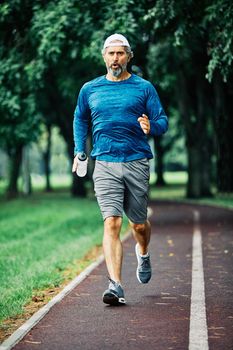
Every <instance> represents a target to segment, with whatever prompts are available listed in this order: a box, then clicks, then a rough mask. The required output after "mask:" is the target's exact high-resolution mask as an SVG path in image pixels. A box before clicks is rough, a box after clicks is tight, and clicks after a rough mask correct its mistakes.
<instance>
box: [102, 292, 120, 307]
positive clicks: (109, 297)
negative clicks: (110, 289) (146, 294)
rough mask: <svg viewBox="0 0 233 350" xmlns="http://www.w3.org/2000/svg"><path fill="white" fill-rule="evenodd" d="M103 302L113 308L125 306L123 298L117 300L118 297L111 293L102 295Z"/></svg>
mask: <svg viewBox="0 0 233 350" xmlns="http://www.w3.org/2000/svg"><path fill="white" fill-rule="evenodd" d="M103 302H104V303H105V304H108V305H114V306H117V305H125V298H118V296H117V295H115V294H113V293H106V294H105V295H103Z"/></svg>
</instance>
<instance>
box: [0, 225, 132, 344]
mask: <svg viewBox="0 0 233 350" xmlns="http://www.w3.org/2000/svg"><path fill="white" fill-rule="evenodd" d="M130 236H131V232H130V231H128V232H127V233H126V235H125V236H124V237H123V238H122V242H124V241H125V240H127V239H128V238H129V237H130ZM103 261H104V256H103V255H101V256H99V258H98V259H97V260H96V261H95V262H93V263H92V264H91V265H89V266H88V267H86V269H85V270H83V271H82V272H81V273H80V274H79V275H78V276H77V277H75V278H74V279H73V280H72V281H71V282H70V283H69V284H68V285H67V286H66V287H65V288H64V289H62V291H61V292H60V293H58V294H57V295H56V296H55V297H54V298H52V299H51V300H50V301H49V302H48V303H47V304H46V305H44V306H43V307H42V308H41V309H39V310H38V311H37V312H36V313H35V314H34V315H33V316H32V317H30V318H29V319H28V320H27V321H26V322H25V323H24V324H23V325H22V326H20V327H19V328H18V329H17V330H16V331H15V332H14V333H12V335H11V336H10V337H9V338H7V339H6V340H4V341H3V343H2V344H0V350H10V349H12V348H13V347H14V346H15V345H16V344H17V343H19V342H20V340H21V339H23V338H24V337H25V335H26V334H27V333H28V332H29V331H30V330H31V329H32V328H33V327H35V326H36V325H37V323H38V322H39V321H40V320H42V318H43V317H44V316H45V315H46V314H47V313H48V312H49V310H50V309H51V308H52V307H53V306H54V305H56V304H57V303H59V302H60V301H61V300H62V299H63V298H64V297H65V296H66V295H67V294H69V293H70V292H71V291H72V290H73V289H74V288H75V287H77V286H78V285H79V284H80V283H81V282H82V281H83V280H84V279H85V278H87V277H88V276H89V275H90V274H91V272H92V271H93V270H94V269H95V268H96V267H98V266H99V265H100V264H101V263H102V262H103Z"/></svg>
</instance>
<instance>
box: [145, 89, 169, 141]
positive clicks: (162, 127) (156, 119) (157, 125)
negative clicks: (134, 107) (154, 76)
mask: <svg viewBox="0 0 233 350" xmlns="http://www.w3.org/2000/svg"><path fill="white" fill-rule="evenodd" d="M146 109H147V113H148V117H149V119H150V135H152V136H159V135H162V134H164V133H165V132H166V131H167V129H168V118H167V116H166V114H165V112H164V109H163V107H162V105H161V102H160V99H159V96H158V94H157V91H156V89H155V88H154V86H153V85H152V84H150V85H149V88H148V96H147V103H146Z"/></svg>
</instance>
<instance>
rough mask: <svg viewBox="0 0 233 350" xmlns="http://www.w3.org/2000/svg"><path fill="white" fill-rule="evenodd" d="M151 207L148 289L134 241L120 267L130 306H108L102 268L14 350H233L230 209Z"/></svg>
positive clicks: (232, 225) (232, 222) (232, 218)
mask: <svg viewBox="0 0 233 350" xmlns="http://www.w3.org/2000/svg"><path fill="white" fill-rule="evenodd" d="M150 205H151V208H152V210H153V214H152V216H151V219H150V221H151V224H152V236H151V244H150V252H151V261H152V268H153V277H152V279H151V281H150V283H149V284H147V285H142V284H139V283H138V281H137V279H136V274H135V271H136V266H137V261H136V257H135V253H134V248H135V242H134V240H133V238H132V237H130V238H129V239H127V240H126V241H125V242H124V261H123V287H124V290H125V297H126V301H127V305H125V306H120V307H113V306H108V305H105V304H103V302H102V293H103V291H104V290H105V289H106V288H107V286H108V281H107V271H106V266H105V263H101V264H100V265H99V266H97V267H96V268H95V269H94V270H93V271H92V272H91V274H90V275H89V276H88V277H87V278H86V279H84V280H83V281H82V282H81V283H80V284H79V285H78V286H77V287H76V288H74V289H73V290H72V291H71V292H70V293H69V294H68V295H67V296H66V297H65V298H64V299H63V300H62V301H61V302H60V303H58V304H56V305H55V306H54V307H53V308H52V309H51V310H50V311H49V313H48V314H47V315H46V316H45V317H44V318H43V319H42V320H41V321H40V322H39V323H38V324H37V325H36V326H35V327H34V328H33V329H32V330H31V331H30V332H29V333H28V334H27V335H26V336H25V337H24V338H23V339H22V340H21V341H20V342H19V343H18V344H17V345H16V346H15V347H14V349H15V350H34V349H36V350H76V349H80V350H97V349H98V350H102V349H103V350H105V349H111V350H118V349H119V350H124V349H133V350H137V349H140V350H147V349H156V350H170V349H173V350H182V349H184V350H187V349H189V350H207V349H211V350H218V349H221V350H223V349H224V350H228V349H229V350H232V349H233V292H232V291H233V279H232V276H233V274H232V266H233V215H232V214H233V211H231V210H226V209H220V208H214V207H209V206H194V205H190V204H179V203H172V202H166V203H165V202H157V203H156V202H152V203H151V204H150Z"/></svg>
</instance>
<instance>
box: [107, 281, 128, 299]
mask: <svg viewBox="0 0 233 350" xmlns="http://www.w3.org/2000/svg"><path fill="white" fill-rule="evenodd" d="M103 302H104V303H105V304H109V305H124V304H125V297H124V291H123V288H122V287H121V285H120V284H119V283H117V282H115V281H113V280H112V279H111V278H109V286H108V289H107V290H106V291H105V292H104V294H103Z"/></svg>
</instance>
